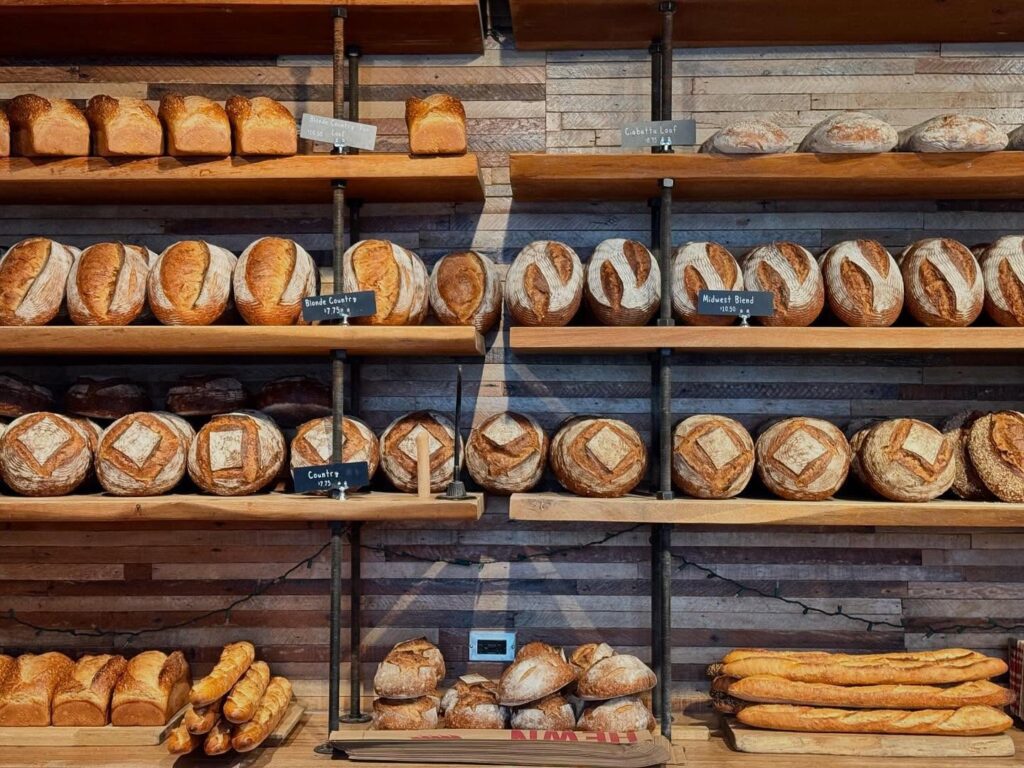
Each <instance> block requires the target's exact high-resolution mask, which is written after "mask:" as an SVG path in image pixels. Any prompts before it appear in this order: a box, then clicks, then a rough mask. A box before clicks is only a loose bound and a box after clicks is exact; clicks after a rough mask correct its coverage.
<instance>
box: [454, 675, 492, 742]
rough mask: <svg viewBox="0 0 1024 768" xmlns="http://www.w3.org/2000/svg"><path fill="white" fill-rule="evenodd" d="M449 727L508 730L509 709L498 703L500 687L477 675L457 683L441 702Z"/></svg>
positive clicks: (459, 680) (461, 679)
mask: <svg viewBox="0 0 1024 768" xmlns="http://www.w3.org/2000/svg"><path fill="white" fill-rule="evenodd" d="M441 712H442V713H444V716H445V727H446V728H468V729H471V730H478V729H491V730H502V729H504V728H507V727H508V708H507V707H503V706H501V705H500V704H499V703H498V685H497V683H495V682H494V681H492V680H488V679H487V678H483V677H480V676H479V675H474V676H471V677H468V679H467V677H463V678H460V679H458V680H456V681H455V685H454V686H452V687H451V688H449V689H448V692H447V693H445V695H444V698H443V699H442V700H441Z"/></svg>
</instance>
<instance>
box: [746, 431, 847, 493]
mask: <svg viewBox="0 0 1024 768" xmlns="http://www.w3.org/2000/svg"><path fill="white" fill-rule="evenodd" d="M755 454H756V457H757V474H758V476H759V477H760V478H761V482H763V483H764V485H765V487H766V488H767V489H768V490H769V491H771V492H772V493H774V494H775V495H776V496H779V497H780V498H783V499H789V500H791V501H820V500H822V499H827V498H829V497H831V496H832V495H833V494H835V492H836V491H838V490H839V489H840V488H841V487H842V486H843V482H844V481H845V480H846V475H847V473H848V472H849V471H850V444H849V443H848V442H847V440H846V436H845V435H844V434H843V433H842V430H840V429H839V428H838V427H837V426H835V425H834V424H830V423H829V422H827V421H824V420H822V419H809V418H803V417H797V418H792V419H783V420H782V421H780V422H778V423H776V424H774V425H773V426H771V427H769V428H768V429H767V430H765V432H764V433H762V434H761V436H760V437H758V438H757V443H756V445H755Z"/></svg>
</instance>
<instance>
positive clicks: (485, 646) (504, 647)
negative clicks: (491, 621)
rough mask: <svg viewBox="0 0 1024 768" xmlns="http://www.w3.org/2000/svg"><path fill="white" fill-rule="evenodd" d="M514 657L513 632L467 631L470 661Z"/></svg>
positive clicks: (500, 659) (503, 659)
mask: <svg viewBox="0 0 1024 768" xmlns="http://www.w3.org/2000/svg"><path fill="white" fill-rule="evenodd" d="M515 657H516V633H515V632H485V631H473V632H470V633H469V660H470V661H512V660H513V659H514V658H515Z"/></svg>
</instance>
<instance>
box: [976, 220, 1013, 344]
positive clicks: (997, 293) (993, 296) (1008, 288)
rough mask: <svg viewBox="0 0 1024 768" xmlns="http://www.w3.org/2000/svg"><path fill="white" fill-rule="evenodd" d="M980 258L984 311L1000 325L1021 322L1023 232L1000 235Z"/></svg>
mask: <svg viewBox="0 0 1024 768" xmlns="http://www.w3.org/2000/svg"><path fill="white" fill-rule="evenodd" d="M979 260H980V263H981V276H982V279H983V280H984V281H985V312H986V313H988V316H989V317H991V318H992V320H994V321H995V322H996V323H998V324H999V325H1006V326H1021V325H1024V236H1021V235H1006V236H1004V237H1000V238H999V239H998V240H996V241H995V242H994V243H992V244H991V245H990V246H988V247H987V248H986V249H985V251H984V252H983V253H982V255H981V257H980V259H979Z"/></svg>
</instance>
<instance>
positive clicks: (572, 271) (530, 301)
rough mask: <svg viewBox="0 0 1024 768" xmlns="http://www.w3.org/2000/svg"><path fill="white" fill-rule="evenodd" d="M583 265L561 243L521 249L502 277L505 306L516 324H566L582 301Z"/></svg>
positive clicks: (550, 241)
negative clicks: (503, 278) (506, 305)
mask: <svg viewBox="0 0 1024 768" xmlns="http://www.w3.org/2000/svg"><path fill="white" fill-rule="evenodd" d="M584 280H585V275H584V270H583V264H581V263H580V257H579V256H577V255H576V251H574V250H573V249H572V248H570V247H569V246H568V245H566V244H565V243H559V242H556V241H554V240H538V241H536V242H533V243H530V244H529V245H528V246H526V247H525V248H523V250H521V251H520V252H519V253H518V254H517V255H516V258H515V260H514V261H513V262H512V266H511V267H509V269H508V274H507V275H506V276H505V303H506V304H508V310H509V312H510V313H511V315H512V319H513V320H515V321H516V322H517V323H518V324H519V325H532V326H561V325H567V324H568V323H569V321H570V320H572V318H573V316H574V315H575V314H576V312H577V310H579V308H580V302H581V301H582V300H583V283H584Z"/></svg>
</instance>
